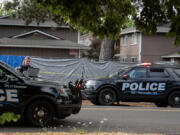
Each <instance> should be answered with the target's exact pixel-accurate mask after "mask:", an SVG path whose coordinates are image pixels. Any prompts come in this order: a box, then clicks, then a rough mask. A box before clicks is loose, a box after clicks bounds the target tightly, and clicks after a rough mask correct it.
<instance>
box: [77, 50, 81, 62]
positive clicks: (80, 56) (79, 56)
mask: <svg viewBox="0 0 180 135" xmlns="http://www.w3.org/2000/svg"><path fill="white" fill-rule="evenodd" d="M78 50H79V59H80V58H81V51H80V48H79V49H78Z"/></svg>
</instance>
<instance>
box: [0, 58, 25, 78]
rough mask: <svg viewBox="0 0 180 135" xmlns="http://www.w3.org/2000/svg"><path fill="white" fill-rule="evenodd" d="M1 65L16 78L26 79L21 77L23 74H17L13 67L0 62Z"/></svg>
mask: <svg viewBox="0 0 180 135" xmlns="http://www.w3.org/2000/svg"><path fill="white" fill-rule="evenodd" d="M1 64H2V65H3V66H4V68H6V70H9V71H10V72H12V73H14V74H16V75H18V76H19V77H21V78H26V77H25V76H23V74H21V73H19V72H17V71H16V70H15V69H14V68H13V67H11V66H10V65H8V64H6V63H4V62H2V61H1Z"/></svg>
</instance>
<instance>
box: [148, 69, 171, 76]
mask: <svg viewBox="0 0 180 135" xmlns="http://www.w3.org/2000/svg"><path fill="white" fill-rule="evenodd" d="M149 76H150V78H165V77H168V74H167V73H166V72H165V70H164V69H163V68H150V72H149Z"/></svg>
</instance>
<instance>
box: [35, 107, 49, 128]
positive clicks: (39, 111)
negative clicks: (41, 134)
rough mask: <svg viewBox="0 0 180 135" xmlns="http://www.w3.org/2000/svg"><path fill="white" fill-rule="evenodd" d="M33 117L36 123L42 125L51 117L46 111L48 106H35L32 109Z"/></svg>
mask: <svg viewBox="0 0 180 135" xmlns="http://www.w3.org/2000/svg"><path fill="white" fill-rule="evenodd" d="M32 116H33V119H34V121H36V122H37V123H40V124H41V125H42V126H43V125H44V124H46V123H47V121H48V120H49V118H50V117H51V114H50V112H49V111H48V108H46V107H44V106H36V107H35V108H34V110H33V114H32Z"/></svg>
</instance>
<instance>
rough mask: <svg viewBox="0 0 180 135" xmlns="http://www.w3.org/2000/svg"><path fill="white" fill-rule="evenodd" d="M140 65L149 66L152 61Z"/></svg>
mask: <svg viewBox="0 0 180 135" xmlns="http://www.w3.org/2000/svg"><path fill="white" fill-rule="evenodd" d="M141 65H142V66H151V65H152V63H151V62H145V63H142V64H141Z"/></svg>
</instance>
